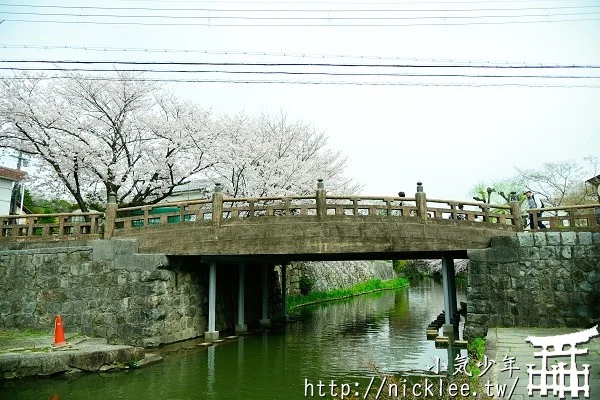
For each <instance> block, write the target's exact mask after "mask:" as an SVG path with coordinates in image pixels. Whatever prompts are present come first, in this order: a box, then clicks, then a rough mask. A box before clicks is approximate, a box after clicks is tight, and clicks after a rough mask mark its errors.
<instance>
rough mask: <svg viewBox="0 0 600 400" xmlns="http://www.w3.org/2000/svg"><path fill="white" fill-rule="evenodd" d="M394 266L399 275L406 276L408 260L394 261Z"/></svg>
mask: <svg viewBox="0 0 600 400" xmlns="http://www.w3.org/2000/svg"><path fill="white" fill-rule="evenodd" d="M392 266H393V267H394V271H395V272H396V273H397V274H398V275H404V270H405V268H406V260H392Z"/></svg>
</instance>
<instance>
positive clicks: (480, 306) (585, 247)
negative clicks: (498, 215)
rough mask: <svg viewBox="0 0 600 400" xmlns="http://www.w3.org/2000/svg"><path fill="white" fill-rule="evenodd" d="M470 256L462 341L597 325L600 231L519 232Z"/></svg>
mask: <svg viewBox="0 0 600 400" xmlns="http://www.w3.org/2000/svg"><path fill="white" fill-rule="evenodd" d="M468 254H469V259H470V262H469V275H468V276H469V283H468V288H467V301H468V315H467V325H466V327H465V332H464V335H465V337H468V338H473V337H478V336H480V337H484V336H485V335H486V333H487V329H488V328H491V327H514V326H538V327H543V328H544V327H561V326H567V327H587V326H592V325H594V324H597V323H599V322H600V307H598V304H600V232H594V233H592V232H544V231H538V232H519V233H518V234H517V235H516V237H514V238H511V237H497V238H493V239H492V241H491V247H490V248H488V249H482V250H470V251H469V253H468Z"/></svg>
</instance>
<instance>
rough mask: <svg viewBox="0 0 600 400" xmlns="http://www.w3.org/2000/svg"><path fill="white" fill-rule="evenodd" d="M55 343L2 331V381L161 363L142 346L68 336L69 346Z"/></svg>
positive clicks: (32, 334) (49, 337)
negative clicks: (58, 345) (55, 344)
mask: <svg viewBox="0 0 600 400" xmlns="http://www.w3.org/2000/svg"><path fill="white" fill-rule="evenodd" d="M52 342H53V337H52V335H50V334H45V333H42V332H36V331H29V330H28V331H15V330H0V380H10V379H15V378H26V377H46V376H50V375H56V374H66V375H76V374H80V373H83V372H108V371H113V370H122V369H129V368H138V367H142V366H144V365H147V364H150V363H154V362H157V361H161V360H162V357H160V356H158V355H157V354H153V353H146V351H145V350H144V349H143V348H141V347H133V346H125V345H109V344H107V343H106V339H101V338H88V337H85V336H72V337H67V345H66V346H63V347H56V348H55V347H53V346H52V345H51V344H52Z"/></svg>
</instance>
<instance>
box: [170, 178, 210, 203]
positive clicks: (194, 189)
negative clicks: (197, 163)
mask: <svg viewBox="0 0 600 400" xmlns="http://www.w3.org/2000/svg"><path fill="white" fill-rule="evenodd" d="M214 186H215V184H214V182H213V181H212V180H208V179H203V180H196V181H191V182H189V183H186V184H185V185H181V186H177V187H176V188H175V189H173V193H171V195H170V196H168V197H166V198H165V199H163V200H162V201H161V203H165V202H176V201H189V200H200V199H206V198H209V197H210V194H211V193H212V190H213V188H214Z"/></svg>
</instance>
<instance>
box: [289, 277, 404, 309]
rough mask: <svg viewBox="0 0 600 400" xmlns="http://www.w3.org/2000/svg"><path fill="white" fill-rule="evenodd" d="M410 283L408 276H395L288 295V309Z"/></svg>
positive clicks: (399, 286) (395, 287)
mask: <svg viewBox="0 0 600 400" xmlns="http://www.w3.org/2000/svg"><path fill="white" fill-rule="evenodd" d="M408 285H409V282H408V279H406V278H394V279H390V280H387V281H382V280H381V279H370V280H368V281H366V282H362V283H359V284H357V285H354V286H352V287H351V288H348V289H334V290H329V291H326V292H310V293H308V294H306V295H292V296H288V298H287V309H288V311H293V310H294V309H295V308H298V307H301V306H305V305H309V304H315V303H322V302H325V301H331V300H337V299H344V298H348V297H352V296H358V295H361V294H364V293H370V292H377V291H380V290H388V289H398V288H402V287H405V286H408Z"/></svg>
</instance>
